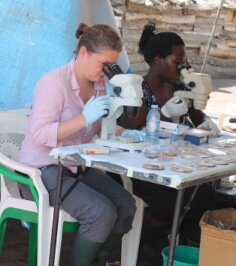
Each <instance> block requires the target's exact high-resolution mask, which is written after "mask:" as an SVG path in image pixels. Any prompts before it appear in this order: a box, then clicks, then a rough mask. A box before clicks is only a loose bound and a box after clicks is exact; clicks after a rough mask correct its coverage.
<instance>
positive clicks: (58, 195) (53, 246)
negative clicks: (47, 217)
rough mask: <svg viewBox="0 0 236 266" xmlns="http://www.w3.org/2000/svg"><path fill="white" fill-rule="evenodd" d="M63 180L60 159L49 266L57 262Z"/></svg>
mask: <svg viewBox="0 0 236 266" xmlns="http://www.w3.org/2000/svg"><path fill="white" fill-rule="evenodd" d="M62 179H63V165H62V163H61V160H60V158H59V165H58V177H57V186H56V194H55V202H54V204H55V205H54V211H53V224H52V234H51V244H50V255H49V266H54V261H55V250H56V242H57V230H58V219H59V211H60V205H61V191H62Z"/></svg>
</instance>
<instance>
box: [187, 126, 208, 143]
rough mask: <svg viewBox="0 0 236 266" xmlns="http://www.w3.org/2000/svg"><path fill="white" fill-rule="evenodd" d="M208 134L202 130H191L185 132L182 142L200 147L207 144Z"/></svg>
mask: <svg viewBox="0 0 236 266" xmlns="http://www.w3.org/2000/svg"><path fill="white" fill-rule="evenodd" d="M209 135H210V132H209V131H207V130H203V129H198V128H191V129H188V130H186V131H185V135H184V140H186V141H189V142H191V143H192V144H195V145H200V144H203V143H207V142H208V137H209Z"/></svg>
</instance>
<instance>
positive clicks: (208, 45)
mask: <svg viewBox="0 0 236 266" xmlns="http://www.w3.org/2000/svg"><path fill="white" fill-rule="evenodd" d="M223 3H224V0H221V2H220V5H219V7H218V9H217V12H216V17H215V21H214V24H213V27H212V32H211V36H210V37H209V39H208V43H207V49H206V53H205V57H204V60H203V63H202V67H201V73H203V71H204V68H205V65H206V61H207V57H208V54H209V51H210V47H211V41H212V39H213V37H214V33H215V28H216V24H217V21H218V19H219V16H220V11H221V8H222V6H223Z"/></svg>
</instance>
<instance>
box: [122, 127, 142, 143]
mask: <svg viewBox="0 0 236 266" xmlns="http://www.w3.org/2000/svg"><path fill="white" fill-rule="evenodd" d="M121 136H123V137H133V138H136V139H137V140H139V141H144V140H145V136H146V133H145V132H143V131H141V130H136V129H126V130H124V131H123V132H122V134H121Z"/></svg>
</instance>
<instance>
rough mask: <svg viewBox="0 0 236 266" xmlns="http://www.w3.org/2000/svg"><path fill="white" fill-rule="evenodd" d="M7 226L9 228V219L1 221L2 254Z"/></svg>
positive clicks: (0, 246)
mask: <svg viewBox="0 0 236 266" xmlns="http://www.w3.org/2000/svg"><path fill="white" fill-rule="evenodd" d="M6 228H7V220H3V221H1V223H0V255H1V254H2V251H3V245H4V240H5V235H6Z"/></svg>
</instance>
